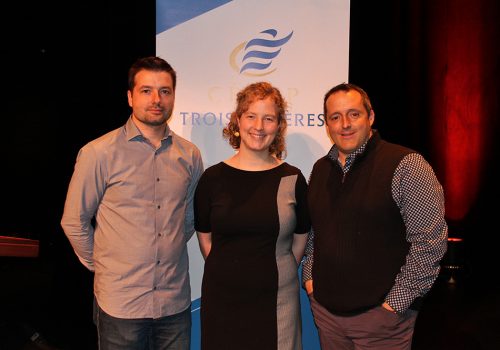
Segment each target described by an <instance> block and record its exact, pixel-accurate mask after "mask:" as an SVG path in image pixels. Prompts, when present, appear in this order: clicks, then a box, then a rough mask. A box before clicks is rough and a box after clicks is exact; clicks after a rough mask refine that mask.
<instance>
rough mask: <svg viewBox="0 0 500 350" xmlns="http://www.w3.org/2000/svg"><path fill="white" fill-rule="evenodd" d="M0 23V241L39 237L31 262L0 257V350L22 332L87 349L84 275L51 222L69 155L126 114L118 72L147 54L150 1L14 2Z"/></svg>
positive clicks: (151, 30)
mask: <svg viewBox="0 0 500 350" xmlns="http://www.w3.org/2000/svg"><path fill="white" fill-rule="evenodd" d="M7 20H8V21H7ZM7 22H8V23H7ZM0 26H1V27H0V33H1V34H0V35H1V39H2V40H1V42H0V60H1V67H2V74H1V76H2V85H3V88H2V93H1V94H0V99H1V106H2V108H1V114H2V131H3V132H2V137H0V142H1V145H0V152H1V156H0V159H1V164H2V170H1V172H0V174H1V175H0V176H1V178H0V179H1V181H0V184H1V188H2V189H1V198H2V209H1V212H2V215H1V220H0V235H8V236H20V237H25V238H33V239H39V240H40V258H38V259H29V258H4V257H0V278H1V281H2V282H1V285H2V287H1V288H0V338H1V340H0V348H6V349H16V348H20V347H17V346H18V345H19V346H21V343H22V341H23V339H24V338H26V337H29V336H30V335H31V333H30V332H32V331H30V329H31V328H30V327H32V328H33V329H35V330H37V331H41V332H42V333H43V334H44V335H45V336H46V337H47V338H49V340H50V339H51V335H52V336H53V335H54V334H64V336H65V337H66V340H61V339H59V342H61V341H62V343H59V344H57V345H60V346H61V348H65V349H93V348H94V347H93V344H95V341H94V338H92V335H93V334H94V333H93V332H94V331H95V329H94V328H93V326H92V313H91V311H92V275H91V273H89V272H88V271H87V270H86V269H85V268H83V266H82V265H81V264H80V263H79V261H78V259H77V258H76V256H75V254H74V253H73V250H72V248H71V246H70V245H69V243H68V241H67V239H66V237H65V236H64V233H63V232H62V229H61V227H60V224H59V222H60V219H61V215H62V210H63V205H64V200H65V195H66V190H67V186H68V183H69V180H70V176H71V174H72V171H73V166H74V162H75V158H76V155H77V152H78V149H79V148H80V147H81V146H83V144H85V143H86V142H88V141H90V140H92V139H94V138H95V137H97V136H99V135H101V134H103V133H104V132H107V131H109V130H112V129H114V128H117V127H119V126H120V125H122V124H123V123H124V122H125V121H126V119H127V117H128V115H129V113H130V111H129V108H128V105H127V98H126V91H127V70H128V67H129V66H130V64H131V63H132V62H133V61H134V60H135V59H136V58H138V57H141V56H147V55H154V54H155V2H154V0H147V1H137V2H136V3H131V2H121V1H106V0H102V1H97V0H85V1H65V2H59V1H55V2H54V1H31V0H28V1H16V2H10V3H9V4H8V6H7V5H6V4H5V6H3V8H2V21H0ZM7 320H8V321H7ZM86 330H88V331H86ZM26 332H27V333H28V334H22V333H26ZM59 337H60V336H59Z"/></svg>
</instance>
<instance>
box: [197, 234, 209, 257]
mask: <svg viewBox="0 0 500 350" xmlns="http://www.w3.org/2000/svg"><path fill="white" fill-rule="evenodd" d="M196 235H197V236H198V244H199V245H200V251H201V255H203V259H206V258H207V256H208V254H210V250H211V249H212V232H196Z"/></svg>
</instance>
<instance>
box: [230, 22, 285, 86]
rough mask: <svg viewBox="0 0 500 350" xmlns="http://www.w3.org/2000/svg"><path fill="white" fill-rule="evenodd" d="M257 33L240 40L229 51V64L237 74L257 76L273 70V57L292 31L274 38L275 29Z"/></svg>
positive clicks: (277, 53)
mask: <svg viewBox="0 0 500 350" xmlns="http://www.w3.org/2000/svg"><path fill="white" fill-rule="evenodd" d="M259 34H262V35H259V36H258V37H256V38H253V39H251V40H250V41H244V42H242V43H241V44H239V45H237V46H236V47H235V48H234V49H233V51H232V52H231V55H230V56H229V64H230V65H231V67H232V68H233V69H234V70H235V71H236V72H238V73H239V74H243V75H246V76H254V77H258V76H264V75H268V74H271V73H272V72H274V71H275V70H276V69H277V68H273V67H271V64H272V63H273V59H274V58H276V57H277V56H278V55H279V54H280V52H281V47H282V46H283V45H285V44H286V43H287V42H288V40H290V38H291V37H292V35H293V31H292V32H290V34H288V35H287V36H286V37H284V38H281V39H279V38H276V36H277V34H278V32H277V31H276V30H275V29H267V30H264V31H262V32H260V33H259ZM261 36H262V37H261ZM269 37H272V39H269ZM240 57H241V58H240Z"/></svg>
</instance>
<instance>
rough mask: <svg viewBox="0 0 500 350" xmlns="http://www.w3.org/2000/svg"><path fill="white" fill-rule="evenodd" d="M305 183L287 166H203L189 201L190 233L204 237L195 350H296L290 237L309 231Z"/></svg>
mask: <svg viewBox="0 0 500 350" xmlns="http://www.w3.org/2000/svg"><path fill="white" fill-rule="evenodd" d="M306 191H307V182H306V180H305V178H304V176H303V175H302V173H301V172H300V170H299V169H298V168H296V167H293V166H291V165H289V164H288V163H282V164H281V165H279V166H277V167H275V168H273V169H270V170H264V171H245V170H239V169H236V168H233V167H231V166H229V165H227V164H225V163H219V164H216V165H214V166H212V167H209V168H208V169H207V170H206V171H205V173H204V174H203V175H202V177H201V179H200V181H199V183H198V187H197V189H196V194H195V227H196V230H197V231H199V232H211V233H212V248H211V251H210V254H209V256H208V257H207V259H206V261H205V268H204V274H203V282H202V291H201V347H202V349H203V350H221V349H231V350H234V349H238V350H244V349H251V350H256V349H258V350H265V349H269V350H277V349H279V350H285V349H290V350H300V349H302V345H301V318H300V301H299V280H298V274H297V268H298V266H297V263H296V261H295V258H294V256H293V254H292V250H291V248H292V241H293V235H294V233H298V234H301V233H307V232H308V231H309V228H310V221H309V215H308V212H307V207H306Z"/></svg>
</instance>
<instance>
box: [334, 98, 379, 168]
mask: <svg viewBox="0 0 500 350" xmlns="http://www.w3.org/2000/svg"><path fill="white" fill-rule="evenodd" d="M374 120H375V113H373V110H371V111H370V112H369V113H368V111H367V110H366V108H365V106H364V104H363V98H362V96H361V95H360V94H359V92H357V91H356V90H350V91H347V92H345V91H337V92H335V93H333V94H332V95H330V96H329V97H328V99H327V100H326V127H327V129H328V133H329V134H330V137H331V138H332V140H333V142H335V144H336V145H337V148H338V150H339V158H340V159H341V161H342V163H344V161H345V158H346V157H347V156H348V155H349V154H351V153H352V152H354V151H355V150H357V149H358V148H359V147H360V146H361V145H362V144H363V143H364V142H365V141H366V140H367V139H368V138H369V137H370V135H371V133H372V131H371V130H372V129H371V126H372V124H373V121H374Z"/></svg>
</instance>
